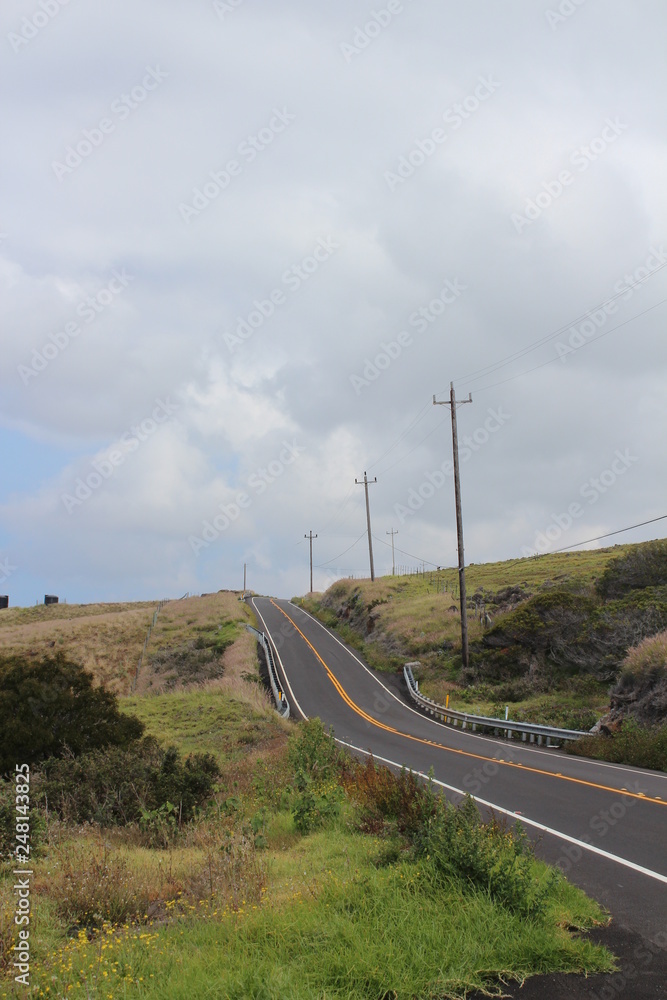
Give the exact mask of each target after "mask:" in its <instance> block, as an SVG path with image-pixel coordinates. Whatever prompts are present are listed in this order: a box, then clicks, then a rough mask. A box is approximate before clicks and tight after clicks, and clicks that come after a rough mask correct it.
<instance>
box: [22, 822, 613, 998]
mask: <svg viewBox="0 0 667 1000" xmlns="http://www.w3.org/2000/svg"><path fill="white" fill-rule="evenodd" d="M377 855H378V842H377V841H376V840H375V839H374V838H370V837H364V836H361V835H359V834H354V833H351V832H349V831H348V830H347V829H346V828H345V826H344V824H343V823H338V824H337V826H336V827H334V828H331V829H329V830H326V831H322V832H320V833H317V834H313V835H310V836H309V837H306V838H303V839H301V840H300V841H299V842H298V845H297V847H296V848H295V849H293V850H292V851H291V852H289V853H286V852H284V851H280V852H278V853H276V854H274V855H273V856H271V855H270V854H269V855H268V856H267V866H268V870H269V872H270V880H269V888H268V891H267V892H265V893H263V894H262V897H263V902H262V903H261V904H256V903H249V902H246V905H244V904H243V901H241V904H240V905H239V908H238V910H237V911H233V910H230V909H228V908H225V907H224V906H220V907H218V906H217V905H216V904H215V902H213V903H207V904H203V905H202V906H200V907H199V912H198V913H197V915H196V916H194V915H191V914H189V913H185V914H184V915H183V916H182V917H181V918H180V919H176V920H175V921H174V922H173V923H172V924H171V925H168V926H153V927H150V926H148V927H145V928H143V929H142V931H141V932H138V931H137V930H134V929H128V930H125V931H121V932H120V933H118V934H117V935H114V934H113V933H109V934H107V935H105V936H104V937H103V944H104V947H103V948H101V947H100V943H99V942H98V941H95V940H94V941H87V940H85V941H84V940H83V939H82V938H75V939H74V940H73V941H72V943H71V944H70V945H69V946H67V947H66V949H65V950H64V951H63V952H61V953H60V954H59V955H56V956H55V957H54V959H53V961H52V962H49V963H47V964H46V965H45V966H44V967H43V968H42V969H41V970H40V971H39V972H38V975H39V976H40V979H41V983H42V984H44V985H46V984H47V983H52V988H53V986H55V987H56V988H57V989H58V990H59V991H61V992H59V993H58V994H56V995H65V993H67V995H68V996H72V997H86V998H88V997H94V998H97V997H111V998H116V997H142V998H143V997H146V998H149V997H150V998H155V1000H158V998H159V1000H162V998H164V1000H167V998H169V1000H181V998H182V1000H186V998H187V1000H190V998H191V997H193V996H196V997H203V996H209V995H210V996H216V997H221V998H222V997H225V998H230V1000H237V998H238V1000H241V998H243V1000H248V998H255V997H256V998H263V1000H269V998H270V1000H274V998H275V1000H306V998H308V1000H313V998H322V1000H324V998H325V997H326V998H330V1000H334V998H343V997H345V998H346V1000H355V998H359V1000H362V998H363V1000H368V998H369V997H371V998H375V997H378V998H379V997H383V996H385V994H387V993H388V991H391V990H394V991H395V995H396V996H397V997H400V998H406V1000H407V998H418V997H424V998H425V997H433V996H462V995H463V992H464V990H466V989H467V990H470V989H473V988H485V987H486V988H488V987H490V986H491V985H492V984H493V983H494V982H497V979H498V975H499V974H502V975H503V976H504V978H506V979H509V978H515V979H518V980H521V979H523V978H524V977H526V976H528V975H534V974H536V973H538V972H547V971H551V972H553V971H562V972H577V971H583V970H586V971H587V972H589V973H590V972H593V971H610V970H611V969H612V968H613V960H612V959H611V957H610V956H609V954H608V953H607V952H606V951H605V950H604V949H603V948H601V947H599V946H596V945H593V944H591V943H590V942H588V941H586V940H585V939H582V938H579V937H573V936H572V935H571V934H570V933H568V931H567V930H566V929H565V927H566V926H569V927H573V926H575V927H578V928H586V927H591V926H593V925H594V924H595V923H597V922H600V921H602V920H603V919H604V915H603V914H602V913H601V911H600V909H599V908H598V907H597V905H596V904H594V903H592V902H591V901H588V900H586V898H585V897H584V896H583V894H582V893H581V892H579V891H578V890H576V889H573V888H572V887H571V886H569V885H568V883H566V882H565V880H564V879H561V881H560V882H559V885H558V889H557V891H556V892H555V893H554V894H553V898H552V900H551V902H550V905H549V911H548V913H547V915H546V916H545V918H544V919H543V920H541V921H526V920H522V919H520V918H518V917H516V916H513V915H512V914H511V913H510V912H509V911H507V910H505V909H503V908H502V907H498V906H491V905H490V903H489V900H488V897H487V896H486V895H485V893H483V892H462V891H461V887H460V885H457V884H455V883H452V884H450V885H449V886H445V887H444V888H443V887H442V885H441V883H440V882H439V881H438V879H437V877H436V872H435V870H434V868H433V866H432V865H431V864H430V863H429V861H427V860H425V859H424V860H423V861H420V862H417V861H410V860H404V861H399V862H398V863H397V864H395V865H391V866H389V867H377V865H376V863H375V862H376V859H377ZM537 870H538V876H539V877H544V876H545V873H546V869H545V868H544V866H541V865H537ZM52 976H55V984H54V983H53V981H52V979H51V977H52ZM35 978H36V981H37V977H35ZM102 983H103V989H102V988H101V984H102ZM68 986H71V987H72V988H71V989H69V990H68ZM24 995H25V994H24Z"/></svg>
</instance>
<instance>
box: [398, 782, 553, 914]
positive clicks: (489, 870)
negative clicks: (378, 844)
mask: <svg viewBox="0 0 667 1000" xmlns="http://www.w3.org/2000/svg"><path fill="white" fill-rule="evenodd" d="M417 852H418V854H420V855H426V856H427V857H429V858H430V859H431V861H432V862H433V864H434V866H435V868H436V871H437V872H438V874H439V876H440V877H441V878H443V879H444V880H452V879H454V880H456V881H459V882H461V883H462V884H463V885H464V886H467V887H468V888H469V889H473V890H481V891H482V892H487V893H488V894H489V895H490V896H491V898H492V899H494V900H495V901H496V902H497V903H500V904H501V905H502V906H504V907H506V908H507V909H508V910H510V911H511V912H512V913H516V914H518V915H519V916H521V917H524V918H531V919H534V918H538V917H540V916H542V914H543V913H544V912H545V909H546V902H547V899H548V897H549V895H550V893H551V891H552V888H553V886H554V883H555V882H556V881H558V879H559V878H561V876H560V874H559V873H558V872H556V871H555V870H554V871H552V872H551V874H550V876H549V878H547V879H544V880H540V879H539V878H538V874H537V873H538V869H537V867H536V864H535V860H534V857H533V853H532V849H531V847H530V845H529V843H528V841H527V839H526V836H525V834H524V833H523V831H522V830H521V828H520V826H519V824H517V827H516V828H515V830H511V829H508V828H506V827H504V826H502V825H501V824H500V823H498V822H497V821H493V822H492V823H487V824H484V823H482V821H481V817H480V815H479V812H478V810H477V806H476V805H475V803H474V801H473V800H472V799H471V798H469V797H468V798H466V799H465V801H464V802H463V804H462V805H461V806H459V807H458V808H454V807H453V806H450V805H448V804H447V803H444V805H443V807H442V808H440V809H439V810H438V812H437V814H436V815H435V817H434V818H433V819H432V820H431V822H430V823H429V824H428V826H427V827H426V828H425V829H424V831H423V833H422V834H421V836H420V837H419V838H418V841H417Z"/></svg>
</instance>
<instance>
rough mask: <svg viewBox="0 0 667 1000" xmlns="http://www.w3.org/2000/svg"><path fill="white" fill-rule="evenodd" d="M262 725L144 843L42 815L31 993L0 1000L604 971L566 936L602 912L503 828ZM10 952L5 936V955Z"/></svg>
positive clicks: (301, 993)
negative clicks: (196, 799)
mask: <svg viewBox="0 0 667 1000" xmlns="http://www.w3.org/2000/svg"><path fill="white" fill-rule="evenodd" d="M159 698H160V699H161V700H165V701H166V702H169V701H171V700H173V701H174V702H177V701H178V696H174V695H168V694H167V695H162V696H159ZM148 700H149V701H151V700H153V699H148ZM276 720H277V717H276ZM237 721H238V720H237ZM272 721H273V720H272ZM274 725H275V726H277V727H278V731H276V729H273V730H271V731H270V732H267V733H266V734H265V735H266V737H267V739H268V740H269V742H270V745H268V746H265V747H264V748H263V749H258V748H257V747H255V748H253V749H252V750H250V751H248V752H246V753H245V754H244V755H242V756H240V754H241V751H242V742H241V741H240V739H239V740H237V742H236V743H235V744H234V746H231V744H232V743H234V740H233V739H232V732H229V733H228V740H229V741H230V751H231V753H230V755H229V757H225V756H224V755H219V756H218V758H217V768H218V773H217V776H216V781H215V783H214V784H213V785H211V786H210V788H209V789H208V791H207V792H206V794H205V797H204V799H203V800H202V801H201V802H200V806H199V807H198V808H197V809H194V808H193V810H192V811H191V812H190V813H188V814H186V812H185V811H182V812H181V813H180V814H179V815H178V816H174V815H173V813H172V814H170V813H167V814H166V816H165V820H166V822H165V824H164V827H163V829H162V834H161V839H160V838H155V837H153V838H151V837H150V835H149V834H150V831H149V830H147V829H146V828H145V826H144V825H143V824H142V820H141V819H139V821H137V820H136V818H130V817H128V821H127V822H125V823H121V822H120V821H119V820H120V819H121V817H115V818H114V817H110V818H108V819H107V820H105V819H104V818H103V817H100V819H99V820H98V821H97V822H95V823H92V824H90V823H89V824H85V825H84V826H80V825H78V826H77V825H72V824H73V823H74V822H75V819H74V817H73V816H70V817H69V819H68V820H67V821H66V819H65V816H66V814H65V813H63V814H62V815H61V816H60V817H59V818H56V817H55V816H54V815H53V814H50V815H49V818H48V823H47V828H46V831H45V835H44V840H43V844H42V848H41V856H40V857H38V858H37V859H36V860H35V863H34V870H35V880H34V893H35V900H34V952H33V959H32V987H31V989H30V990H28V991H26V989H25V988H24V987H21V989H20V992H19V991H17V990H16V989H15V986H14V984H13V983H12V980H11V978H9V977H8V978H6V979H5V980H0V996H3V995H4V996H7V997H9V996H14V995H17V996H18V995H21V996H26V995H27V996H33V995H34V996H38V995H44V996H53V997H65V996H67V997H81V998H86V1000H88V998H91V1000H93V998H95V1000H97V998H112V1000H113V998H115V997H121V996H122V997H133V996H136V997H154V998H156V1000H157V998H160V1000H162V998H164V1000H166V998H170V1000H172V998H176V1000H178V998H183V1000H185V998H186V997H187V998H190V997H192V996H204V995H208V994H209V993H211V991H215V992H216V994H218V995H222V996H227V997H233V998H239V1000H240V998H247V997H260V996H262V997H267V998H275V1000H283V998H285V997H293V998H295V1000H299V998H304V1000H305V998H312V997H314V996H321V997H324V996H327V997H332V998H335V997H340V998H342V997H346V998H359V1000H361V998H364V1000H366V998H368V997H369V996H372V997H382V996H395V997H406V998H407V997H411V998H416V997H424V998H425V997H435V996H443V997H444V996H450V997H456V996H459V997H463V995H464V994H465V992H466V991H470V990H472V989H483V990H487V991H490V994H491V995H499V992H500V990H499V986H498V984H499V982H500V980H499V976H502V977H503V979H504V981H508V980H510V979H517V980H523V979H524V978H525V977H527V976H530V975H532V974H535V973H538V972H545V971H586V972H589V973H590V972H594V971H609V970H611V969H612V968H613V967H614V961H613V959H612V958H611V956H610V955H609V954H608V953H607V952H606V951H605V950H604V949H603V948H602V947H600V946H598V945H594V944H592V943H591V942H590V941H588V940H587V939H586V936H585V934H582V933H581V932H583V931H585V930H586V929H587V928H590V927H593V926H596V925H598V924H601V923H605V922H606V916H605V914H604V913H603V912H602V911H601V910H600V908H599V907H598V906H597V904H595V903H593V902H592V901H591V900H589V899H587V897H585V896H584V894H583V893H581V892H580V891H579V890H577V889H575V888H574V887H572V886H571V885H570V884H569V883H568V882H567V881H566V879H565V878H564V877H563V876H562V874H561V873H560V872H557V871H555V870H551V869H549V868H547V866H545V865H544V864H542V863H541V862H538V861H537V860H536V859H535V857H534V856H533V853H532V850H531V848H530V846H529V844H528V843H527V841H526V839H525V837H524V836H523V835H522V833H521V831H520V830H517V831H512V830H510V829H507V828H505V827H503V826H502V825H500V824H497V823H491V824H484V823H482V822H481V819H480V817H479V814H478V813H477V810H476V808H475V806H474V805H473V803H472V802H471V801H470V800H467V801H466V802H464V804H463V805H462V806H461V807H459V808H454V807H452V806H448V805H447V804H446V803H445V802H444V801H443V800H442V799H441V798H440V797H439V796H438V795H436V794H435V793H434V792H433V790H432V788H431V787H430V786H429V785H424V784H423V783H422V782H421V781H419V780H417V779H416V778H415V777H414V776H413V775H412V774H409V773H406V772H402V773H400V774H394V773H392V772H390V771H389V770H387V769H386V768H383V767H380V766H378V765H377V764H376V763H375V762H374V761H373V760H372V759H367V760H366V761H363V762H360V761H358V760H355V759H352V758H350V757H349V756H347V755H346V754H343V753H342V752H341V751H340V750H339V749H338V747H337V745H336V744H335V742H334V741H333V740H332V739H331V738H330V736H329V735H328V734H327V733H325V731H324V729H323V727H322V725H321V723H320V722H319V720H312V721H311V722H309V723H306V724H300V725H299V726H298V727H294V726H293V727H291V728H292V732H291V735H289V736H288V735H287V733H286V732H285V729H284V728H283V725H282V723H280V720H277V721H276V722H275V723H274ZM178 728H179V727H178V725H177V727H176V731H177V733H178ZM232 729H234V731H235V732H236V734H237V736H238V737H240V736H241V732H240V729H237V728H236V727H235V726H233V725H231V724H230V730H232ZM151 738H152V737H149V739H151ZM177 743H178V737H177ZM153 749H155V748H153ZM183 751H184V748H183V747H182V746H178V745H177V746H176V752H177V753H178V754H180V755H182V754H183ZM147 752H148V748H147ZM119 759H120V758H119ZM163 761H164V758H163ZM67 763H68V762H67V761H66V760H64V759H63V760H61V761H59V762H58V767H64V766H65V765H66V764H67ZM70 763H71V762H70ZM99 766H101V762H99ZM105 773H106V775H107V776H106V778H105V781H106V782H107V783H108V784H109V786H111V785H112V784H114V782H116V786H118V781H119V780H120V781H122V780H123V778H122V776H121V775H118V776H116V777H114V774H115V767H114V766H112V765H109V767H108V770H107V772H105ZM206 773H207V775H208V774H209V772H208V770H207V771H206ZM63 778H65V780H66V781H71V782H72V786H73V785H74V775H73V774H72V775H70V776H69V777H66V776H65V775H63ZM91 780H92V779H91ZM72 791H73V792H74V788H73V787H72ZM170 794H173V795H174V797H177V796H178V795H179V794H180V790H179V789H170ZM170 817H171V820H172V821H171V822H170V821H169V819H170ZM79 818H80V817H79ZM7 867H8V866H6V865H5V867H4V869H3V878H2V879H1V880H0V894H2V896H3V899H4V902H5V903H6V904H7V905H10V903H11V892H10V886H11V879H10V878H9V877H8V875H9V872H8V870H7ZM10 940H11V929H8V928H7V927H5V930H4V949H5V950H4V953H3V952H0V956H1V955H2V954H4V956H5V962H6V961H7V958H8V955H9V948H10V946H11V945H10ZM0 961H1V959H0Z"/></svg>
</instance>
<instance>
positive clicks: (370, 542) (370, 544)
mask: <svg viewBox="0 0 667 1000" xmlns="http://www.w3.org/2000/svg"><path fill="white" fill-rule="evenodd" d="M354 482H355V484H356V485H357V486H363V487H364V489H365V491H366V523H367V524H368V554H369V555H370V557H371V580H375V567H374V566H373V538H372V536H371V508H370V504H369V502H368V484H369V483H371V484H373V483H377V476H376V477H375V479H369V478H368V476H367V475H366V473H365V472H364V478H363V482H362V480H361V479H355V480H354Z"/></svg>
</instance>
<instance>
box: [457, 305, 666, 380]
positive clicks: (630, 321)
mask: <svg viewBox="0 0 667 1000" xmlns="http://www.w3.org/2000/svg"><path fill="white" fill-rule="evenodd" d="M665 302H667V298H666V299H661V300H660V302H656V303H655V305H653V306H649V307H648V309H644V310H643V311H642V312H640V313H637V315H636V316H631V317H630V319H626V320H625V321H624V322H623V323H619V324H618V326H615V327H613V329H611V330H606V331H605V333H601V334H600V335H599V336H597V337H595V338H594V339H593V340H588V341H586V342H585V343H583V344H582V345H581V347H578V348H577V350H579V351H580V350H582V348H584V347H590V346H591V344H597V342H598V340H602V338H603V337H608V336H609V334H610V333H616V331H617V330H620V329H621V328H622V327H624V326H627V325H628V323H632V322H633V321H634V320H636V319H639V318H640V317H641V316H645V315H646V313H648V312H651V310H653V309H657V308H658V306H662V305H664V304H665ZM560 360H561V359H560V358H559V357H555V358H549V360H548V361H543V362H542V363H541V364H539V365H535V367H534V368H527V369H526V370H525V371H522V372H517V373H516V375H510V376H509V377H508V378H505V379H501V381H500V382H492V383H491V385H483V386H481V387H480V388H479V389H477V392H486V390H487V389H495V387H496V386H498V385H505V384H506V383H507V382H513V381H514V379H517V378H521V376H522V375H530V373H531V372H536V371H537V370H538V368H545V367H546V365H552V364H553V363H554V361H560ZM499 367H502V366H499ZM459 381H460V380H459Z"/></svg>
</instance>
